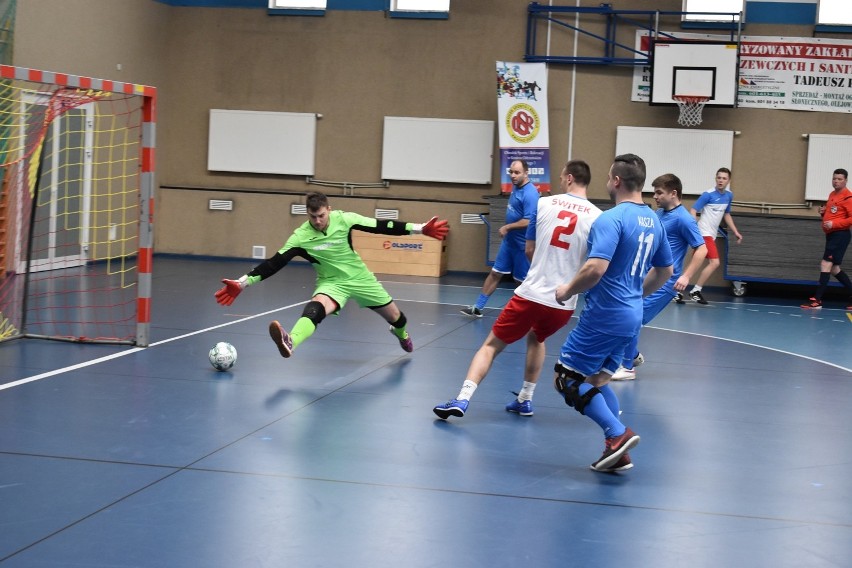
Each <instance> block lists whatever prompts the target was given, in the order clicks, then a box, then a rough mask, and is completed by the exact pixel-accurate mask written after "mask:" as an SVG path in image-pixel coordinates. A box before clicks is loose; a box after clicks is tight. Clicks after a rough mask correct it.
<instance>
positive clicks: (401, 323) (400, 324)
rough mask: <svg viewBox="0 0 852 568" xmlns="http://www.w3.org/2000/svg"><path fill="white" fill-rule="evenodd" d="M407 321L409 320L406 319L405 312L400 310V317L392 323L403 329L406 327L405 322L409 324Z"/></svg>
mask: <svg viewBox="0 0 852 568" xmlns="http://www.w3.org/2000/svg"><path fill="white" fill-rule="evenodd" d="M407 323H408V320H407V319H405V314H404V313H402V312H399V319H398V320H396V321H395V322H393V323H392V324H391V325H392V326H394V327H395V328H397V329H402V328H403V327H405V324H407Z"/></svg>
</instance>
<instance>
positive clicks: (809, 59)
mask: <svg viewBox="0 0 852 568" xmlns="http://www.w3.org/2000/svg"><path fill="white" fill-rule="evenodd" d="M665 33H666V34H670V35H674V36H675V37H677V38H678V39H711V40H720V41H725V40H729V39H730V38H729V37H727V36H709V35H701V34H683V33H672V32H665ZM648 43H649V39H648V36H647V33H646V32H643V31H637V34H636V49H637V50H647V46H648ZM650 85H651V69H650V67H648V66H637V68H636V69H635V70H634V73H633V92H632V96H631V100H633V101H639V102H648V98H649V93H650ZM737 104H738V105H739V106H741V107H746V108H777V109H787V110H809V111H823V112H852V41H850V40H840V39H823V38H789V37H767V36H743V37H742V41H741V43H740V63H739V84H738V90H737Z"/></svg>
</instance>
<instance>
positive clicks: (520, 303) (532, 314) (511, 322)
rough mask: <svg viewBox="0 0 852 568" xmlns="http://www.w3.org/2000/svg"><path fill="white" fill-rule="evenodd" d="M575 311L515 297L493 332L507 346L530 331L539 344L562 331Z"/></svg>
mask: <svg viewBox="0 0 852 568" xmlns="http://www.w3.org/2000/svg"><path fill="white" fill-rule="evenodd" d="M572 315H574V310H559V309H557V308H552V307H550V306H545V305H542V304H539V303H537V302H531V301H529V300H526V299H524V298H521V297H520V296H518V295H513V296H512V299H511V300H509V303H508V304H506V307H505V308H503V311H501V312H500V315H499V316H498V317H497V321H496V322H494V326H493V327H492V328H491V331H492V332H494V336H495V337H497V339H499V340H500V341H502V342H503V343H506V344H510V343H514V342H516V341H517V340H519V339H521V338H522V337H523V336H525V335H526V334H527V333H528V332H529V331H530V330H532V331H533V332H534V333H535V338H536V339H537V340H538V342H539V343H544V340H545V339H547V338H548V337H550V336H551V335H553V334H554V333H556V332H557V331H559V330H560V329H562V328H563V327H564V326H565V324H566V323H568V320H570V319H571V316H572Z"/></svg>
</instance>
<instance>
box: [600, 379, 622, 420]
mask: <svg viewBox="0 0 852 568" xmlns="http://www.w3.org/2000/svg"><path fill="white" fill-rule="evenodd" d="M598 390H599V391H601V395H603V398H604V401H606V406H607V408H609V411H610V412H612V415H613V416H615V417H616V418H618V413H619V411H620V410H621V405H620V404H619V403H618V396H616V394H615V391H614V390H612V388H611V387H610V386H609V385H604V386H602V387H598Z"/></svg>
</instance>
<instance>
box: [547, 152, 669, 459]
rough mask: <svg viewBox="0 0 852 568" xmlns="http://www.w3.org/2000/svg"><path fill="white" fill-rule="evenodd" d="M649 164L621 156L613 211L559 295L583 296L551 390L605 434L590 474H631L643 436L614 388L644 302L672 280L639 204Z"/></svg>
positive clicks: (648, 214) (657, 235)
mask: <svg viewBox="0 0 852 568" xmlns="http://www.w3.org/2000/svg"><path fill="white" fill-rule="evenodd" d="M644 184H645V161H644V160H643V159H642V158H640V157H639V156H637V155H635V154H622V155H620V156H616V158H615V161H614V162H613V164H612V166H611V167H610V170H609V174H608V175H607V183H606V187H607V190H608V191H609V194H610V196H611V197H612V199H613V200H614V201H615V207H613V208H612V209H609V210H607V211H604V212H603V213H602V214H601V216H600V217H598V219H597V220H596V221H595V223H594V225H592V230H591V233H590V234H589V255H588V259H587V260H586V262H585V263H584V264H583V266H582V268H580V271H579V272H578V273H577V275H576V276H575V277H574V279H573V280H571V282H569V283H566V284H562V285H560V286H559V287H557V288H556V301H557V302H564V301H566V300H568V299H569V298H570V297H571V296H574V295H575V294H579V293H580V292H586V295H585V306H584V308H583V312H582V314H581V315H580V321H579V322H578V323H577V326H576V327H575V328H574V329H573V330H571V333H570V334H569V335H568V339H566V340H565V344H564V345H563V346H562V350H561V353H560V354H559V360H558V361H557V363H556V366H555V368H554V371H555V376H554V386H555V387H556V390H557V391H558V392H559V393H560V394H561V395H562V396H563V398H564V399H565V403H566V404H567V405H568V406H572V407H573V408H574V410H576V411H577V412H579V413H580V414H583V415H585V416H588V417H589V418H591V419H592V420H594V421H595V422H596V423H597V424H598V425H599V426H600V427H601V428H602V429H603V431H604V438H605V441H604V452H603V455H601V457H600V459H598V461H596V462H594V463H593V464H592V465H591V467H592V469H594V470H595V471H602V472H615V471H623V470H626V469H630V468H631V467H633V463H632V462H631V460H630V456H629V455H628V453H627V452H628V450H630V449H631V448H633V447H634V446H635V445H636V444H638V443H639V435H638V434H636V433H635V432H633V430H631V429H630V428H627V427H626V426H625V425H624V424H622V423H621V421H620V420H619V417H618V415H619V410H620V409H619V403H618V397H617V396H616V394H615V391H613V390H612V387H610V386H609V384H608V383H609V381H610V378H611V376H612V374H613V373H614V372H615V371H616V370H618V367H619V366H620V365H621V361H622V359H623V358H624V351H625V349H626V348H627V346H628V344H629V343H630V340H631V339H632V338H633V336H634V335H636V332H637V331H638V330H639V327H640V326H641V325H642V296H643V295H647V294H650V293H651V292H654V291H656V290H657V289H659V288H660V286H662V285H663V284H665V282H666V280H668V279H669V278H670V277H671V275H672V273H673V268H672V251H671V247H670V246H669V242H668V239H667V238H666V231H665V229H664V228H663V225H662V223H661V222H660V219H659V218H658V217H657V215H656V214H655V213H654V212H653V211H652V210H651V208H650V207H648V206H647V205H645V203H644V202H643V201H642V186H643V185H644Z"/></svg>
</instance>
